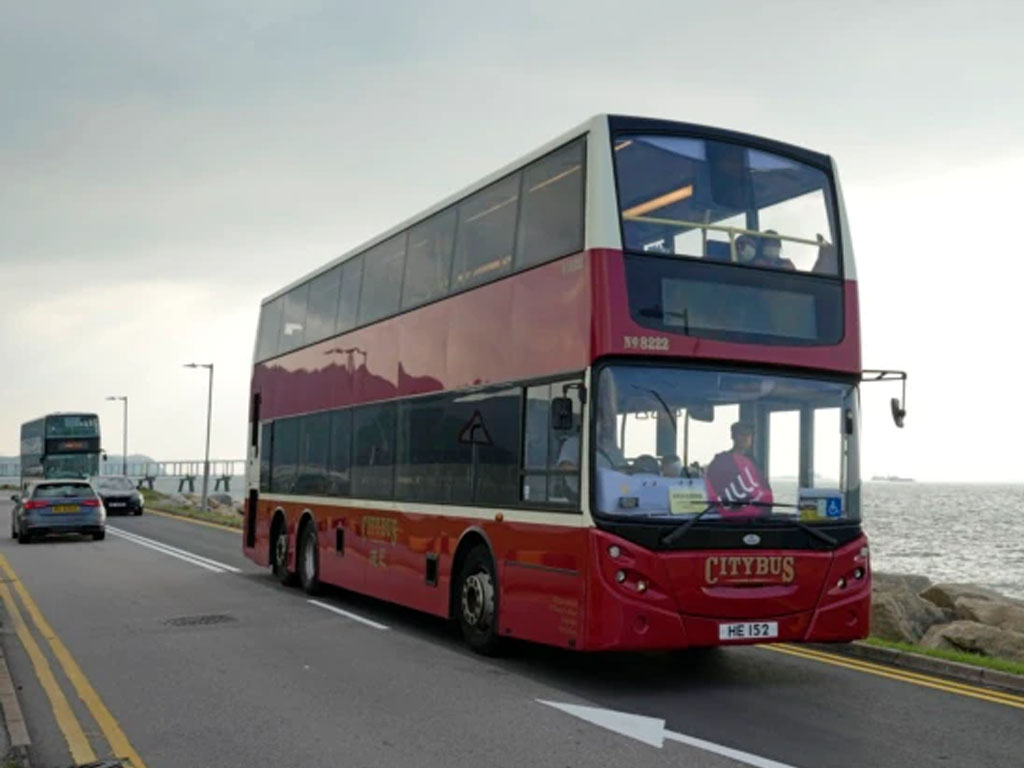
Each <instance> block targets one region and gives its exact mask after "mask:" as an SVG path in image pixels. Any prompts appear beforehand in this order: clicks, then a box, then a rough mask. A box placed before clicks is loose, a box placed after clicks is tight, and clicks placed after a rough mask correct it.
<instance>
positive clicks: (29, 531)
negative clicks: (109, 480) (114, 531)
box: [11, 480, 107, 544]
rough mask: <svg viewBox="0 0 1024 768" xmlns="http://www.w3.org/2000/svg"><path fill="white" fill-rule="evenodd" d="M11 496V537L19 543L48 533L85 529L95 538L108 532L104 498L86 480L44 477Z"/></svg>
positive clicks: (74, 531) (27, 541) (24, 542)
mask: <svg viewBox="0 0 1024 768" xmlns="http://www.w3.org/2000/svg"><path fill="white" fill-rule="evenodd" d="M11 500H12V501H13V502H14V504H15V506H14V512H12V513H11V538H13V539H17V540H18V542H19V543H20V544H28V543H30V542H31V541H32V539H34V538H35V537H37V536H45V535H46V534H48V533H82V534H86V535H91V536H92V537H93V539H95V540H96V541H101V540H102V539H103V538H105V537H106V535H107V526H106V523H107V512H106V510H105V509H104V508H103V501H102V500H101V499H100V497H99V494H97V493H96V491H95V489H94V488H93V487H92V486H91V485H90V484H89V483H87V482H86V481H85V480H42V481H40V482H38V483H35V484H34V485H33V486H32V487H31V489H29V490H28V491H26V492H25V497H24V498H22V497H21V496H12V497H11Z"/></svg>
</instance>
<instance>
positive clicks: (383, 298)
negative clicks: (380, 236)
mask: <svg viewBox="0 0 1024 768" xmlns="http://www.w3.org/2000/svg"><path fill="white" fill-rule="evenodd" d="M404 271H405V234H404V233H403V234H401V235H398V236H397V237H392V238H391V239H390V240H385V241H384V242H383V243H381V244H380V245H376V246H374V247H373V248H371V249H370V250H368V251H367V252H366V253H365V254H363V290H362V292H361V293H360V295H359V322H360V323H372V322H373V321H374V320H379V319H380V318H382V317H387V316H388V315H392V314H394V313H395V312H397V311H398V301H399V298H400V297H401V294H402V273H403V272H404Z"/></svg>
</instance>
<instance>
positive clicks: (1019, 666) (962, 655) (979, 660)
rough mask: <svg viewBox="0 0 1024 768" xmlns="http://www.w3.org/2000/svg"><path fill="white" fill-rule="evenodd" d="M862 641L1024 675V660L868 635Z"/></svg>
mask: <svg viewBox="0 0 1024 768" xmlns="http://www.w3.org/2000/svg"><path fill="white" fill-rule="evenodd" d="M864 642H865V643H868V644H869V645H874V646H877V647H879V648H891V649H892V650H894V651H905V652H906V653H916V654H917V655H919V656H931V657H932V658H935V659H944V660H946V661H958V662H960V663H961V664H970V665H972V666H975V667H986V668H988V669H994V670H997V671H999V672H1009V673H1010V674H1011V675H1024V662H1020V661H1010V660H1009V659H997V658H993V657H992V656H982V655H981V654H980V653H968V652H967V651H946V650H939V649H933V648H921V647H920V646H917V645H913V644H912V643H898V642H893V641H891V640H880V639H879V638H877V637H869V638H868V639H867V640H865V641H864Z"/></svg>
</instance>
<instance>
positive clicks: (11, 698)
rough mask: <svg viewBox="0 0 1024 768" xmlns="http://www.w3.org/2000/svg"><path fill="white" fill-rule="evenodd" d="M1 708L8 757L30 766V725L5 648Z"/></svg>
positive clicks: (1, 656)
mask: <svg viewBox="0 0 1024 768" xmlns="http://www.w3.org/2000/svg"><path fill="white" fill-rule="evenodd" d="M0 709H2V710H3V716H4V727H5V728H6V729H7V737H8V739H9V741H10V750H9V751H8V753H7V757H8V758H14V759H15V760H16V761H17V762H18V765H20V766H23V768H29V766H30V763H29V758H28V748H29V747H30V746H31V745H32V740H31V739H30V738H29V735H28V725H27V724H26V723H25V716H24V715H23V714H22V712H21V703H20V702H19V701H18V691H17V689H16V688H15V687H14V680H13V679H12V678H11V670H10V669H9V668H8V667H7V656H6V655H5V654H4V651H3V648H0Z"/></svg>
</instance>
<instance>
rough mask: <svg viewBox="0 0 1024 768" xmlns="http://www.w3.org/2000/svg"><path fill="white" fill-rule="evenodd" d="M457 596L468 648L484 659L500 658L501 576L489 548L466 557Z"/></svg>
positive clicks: (456, 613) (478, 547) (478, 548)
mask: <svg viewBox="0 0 1024 768" xmlns="http://www.w3.org/2000/svg"><path fill="white" fill-rule="evenodd" d="M455 594H456V599H457V600H458V604H457V607H456V610H455V615H456V618H457V620H458V622H459V628H460V629H461V630H462V637H463V639H465V641H466V645H468V646H469V647H470V648H471V649H472V650H474V651H476V652H477V653H479V654H483V655H484V656H493V655H496V654H497V653H498V652H499V650H500V646H501V637H500V635H499V634H498V574H497V569H495V567H494V561H493V560H492V559H491V554H490V552H489V551H488V550H487V548H486V547H484V546H482V545H478V546H476V547H474V548H473V549H472V550H470V552H469V554H468V555H467V556H466V559H465V561H464V562H463V564H462V571H461V572H460V574H459V584H458V589H457V590H456V593H455Z"/></svg>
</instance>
